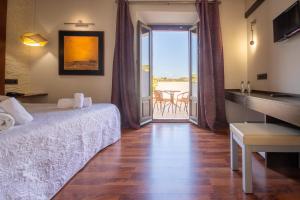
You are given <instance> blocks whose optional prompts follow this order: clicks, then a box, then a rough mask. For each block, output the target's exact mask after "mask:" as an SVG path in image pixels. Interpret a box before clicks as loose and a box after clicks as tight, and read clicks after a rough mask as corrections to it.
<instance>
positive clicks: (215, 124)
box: [196, 0, 228, 131]
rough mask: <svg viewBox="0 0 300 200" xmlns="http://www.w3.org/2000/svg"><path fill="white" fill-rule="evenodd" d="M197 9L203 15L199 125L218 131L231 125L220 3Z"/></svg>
mask: <svg viewBox="0 0 300 200" xmlns="http://www.w3.org/2000/svg"><path fill="white" fill-rule="evenodd" d="M196 7H197V12H198V16H199V23H198V37H199V42H198V47H199V48H198V49H199V52H198V54H199V55H198V56H199V66H198V67H199V76H198V77H199V80H198V83H199V90H198V97H199V98H198V105H199V106H198V120H199V126H200V127H203V128H209V129H211V130H214V131H217V130H220V129H223V128H226V127H227V126H228V124H227V121H226V114H225V89H224V58H223V44H222V34H221V25H220V15H219V3H218V1H216V0H215V1H210V2H208V0H197V2H196Z"/></svg>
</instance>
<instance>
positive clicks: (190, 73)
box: [189, 24, 199, 125]
mask: <svg viewBox="0 0 300 200" xmlns="http://www.w3.org/2000/svg"><path fill="white" fill-rule="evenodd" d="M194 29H195V30H196V32H197V31H198V30H197V24H196V25H193V26H192V27H191V28H190V29H189V79H190V80H189V84H190V91H189V93H190V106H189V121H190V122H191V123H193V124H196V125H198V122H199V119H198V106H199V105H198V104H199V103H198V99H199V97H198V94H199V91H198V90H199V87H197V98H196V99H195V98H194V97H193V96H192V81H193V76H192V75H193V73H192V46H191V44H192V30H194ZM198 40H199V38H197V43H198ZM197 46H198V45H197ZM197 48H198V47H197ZM197 50H199V49H197ZM198 64H199V56H197V65H198ZM198 76H199V68H198V67H197V85H199V78H198ZM195 101H196V102H197V105H196V115H197V117H193V116H192V114H191V113H192V108H193V102H195Z"/></svg>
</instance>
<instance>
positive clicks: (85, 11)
mask: <svg viewBox="0 0 300 200" xmlns="http://www.w3.org/2000/svg"><path fill="white" fill-rule="evenodd" d="M36 2H37V13H36V31H37V32H39V33H41V34H42V35H44V36H45V37H46V38H47V39H48V40H49V44H48V45H47V46H46V47H43V48H31V53H30V56H29V57H30V59H31V60H32V62H31V64H30V65H31V66H30V80H31V87H30V90H31V91H45V92H48V93H49V101H50V102H55V101H56V100H57V99H58V98H60V97H68V96H72V93H73V92H78V91H82V92H84V93H85V94H86V95H88V96H92V97H93V99H94V100H95V102H109V101H110V96H111V84H112V83H111V77H112V63H113V52H114V40H115V22H116V12H117V6H116V4H115V0H51V1H49V0H38V1H36ZM244 10H245V4H244V1H241V0H224V1H223V2H222V4H221V5H220V11H221V25H222V33H223V42H224V54H225V87H226V88H238V87H239V84H240V81H241V80H245V77H246V64H247V63H246V60H247V53H246V50H247V47H246V45H247V37H246V35H247V33H246V21H245V19H244V18H243V15H244ZM146 11H147V12H148V11H150V12H153V11H155V12H163V11H164V12H165V11H168V12H177V13H181V14H183V15H184V13H185V14H187V15H188V16H189V17H191V18H190V20H192V19H194V18H193V15H195V7H194V6H193V5H191V6H182V5H181V6H178V5H177V6H161V5H159V6H157V5H154V6H141V5H132V6H131V13H132V18H133V23H134V25H135V26H136V21H137V20H138V19H140V17H141V14H142V13H143V12H146ZM191 13H193V14H192V15H191ZM148 14H149V13H148ZM79 19H81V20H83V21H85V22H94V23H95V24H96V26H95V27H92V28H89V29H79V30H96V31H105V75H104V76H59V75H58V31H59V30H75V28H74V27H72V26H65V25H64V22H74V21H77V20H79ZM10 23H12V22H10ZM191 23H193V22H191ZM76 30H78V28H77V29H76ZM8 34H9V33H8ZM18 48H19V47H18Z"/></svg>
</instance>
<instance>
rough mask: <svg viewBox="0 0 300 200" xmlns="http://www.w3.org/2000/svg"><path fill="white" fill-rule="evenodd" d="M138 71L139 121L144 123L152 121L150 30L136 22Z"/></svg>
mask: <svg viewBox="0 0 300 200" xmlns="http://www.w3.org/2000/svg"><path fill="white" fill-rule="evenodd" d="M137 43H138V52H137V53H138V69H139V70H138V71H139V84H138V85H139V98H140V101H139V102H140V123H141V125H145V124H147V123H149V122H151V121H152V113H153V106H152V104H153V100H152V31H151V28H150V27H148V26H146V25H145V24H143V23H142V22H140V21H139V22H138V42H137Z"/></svg>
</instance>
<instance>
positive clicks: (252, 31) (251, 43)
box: [250, 19, 256, 46]
mask: <svg viewBox="0 0 300 200" xmlns="http://www.w3.org/2000/svg"><path fill="white" fill-rule="evenodd" d="M255 24H256V19H255V20H253V21H252V22H251V29H250V30H251V41H250V45H251V46H253V45H254V44H255V42H254V39H253V33H254V30H253V26H254V25H255Z"/></svg>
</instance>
